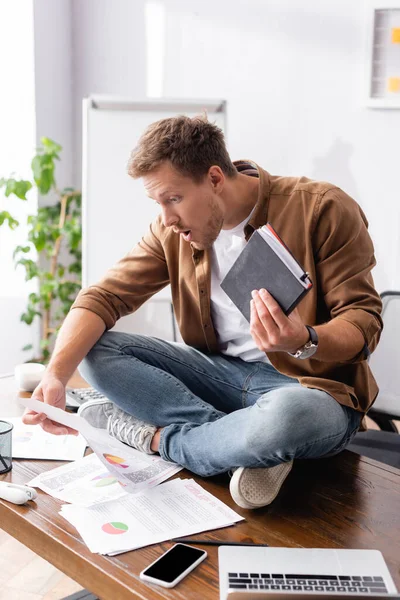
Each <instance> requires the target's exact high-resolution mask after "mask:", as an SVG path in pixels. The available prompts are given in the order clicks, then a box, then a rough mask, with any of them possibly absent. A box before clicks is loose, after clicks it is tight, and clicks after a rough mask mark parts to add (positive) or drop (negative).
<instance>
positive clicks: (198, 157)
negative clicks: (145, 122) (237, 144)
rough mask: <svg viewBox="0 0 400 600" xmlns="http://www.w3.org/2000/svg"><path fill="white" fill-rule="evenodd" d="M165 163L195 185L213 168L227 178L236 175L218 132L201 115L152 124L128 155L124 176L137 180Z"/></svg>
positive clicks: (182, 116)
mask: <svg viewBox="0 0 400 600" xmlns="http://www.w3.org/2000/svg"><path fill="white" fill-rule="evenodd" d="M165 161H169V162H170V163H171V164H172V166H173V167H174V168H175V169H176V170H177V171H179V172H180V173H181V174H182V175H185V176H189V177H191V178H192V179H194V180H196V181H201V180H202V179H203V177H204V176H205V175H206V174H207V173H208V170H209V168H210V167H212V166H213V165H217V166H219V167H220V168H221V169H222V171H223V172H224V174H225V175H227V176H228V177H235V176H236V174H237V171H236V169H235V167H234V165H233V163H232V161H231V159H230V157H229V154H228V151H227V149H226V146H225V139H224V134H223V132H222V130H221V129H220V128H219V127H217V125H215V124H214V123H210V121H208V119H207V116H205V115H204V116H202V115H200V116H196V117H186V116H184V115H179V116H177V117H170V118H168V119H162V120H161V121H157V122H156V123H152V124H151V125H150V126H149V127H148V128H147V129H146V131H145V132H144V133H143V135H142V136H141V138H140V139H139V142H138V145H137V146H136V148H135V149H134V150H133V151H132V153H131V156H130V159H129V162H128V173H129V175H131V177H133V178H134V179H137V178H138V177H142V176H143V175H146V174H147V173H149V172H150V171H153V170H154V169H156V168H157V167H159V166H160V165H161V163H163V162H165Z"/></svg>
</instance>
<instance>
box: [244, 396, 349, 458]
mask: <svg viewBox="0 0 400 600" xmlns="http://www.w3.org/2000/svg"><path fill="white" fill-rule="evenodd" d="M320 394H322V395H323V396H326V397H327V394H325V392H320V391H319V390H310V389H307V388H303V387H300V386H290V387H289V386H288V387H286V388H280V389H279V390H274V391H273V392H269V393H268V394H266V395H265V396H262V397H261V398H260V399H259V400H258V401H257V403H256V404H255V405H254V406H253V409H254V410H253V414H252V418H251V419H250V420H249V424H248V425H249V426H248V428H247V430H246V436H245V443H246V446H247V448H248V451H253V452H255V453H256V454H257V455H258V456H259V457H260V459H261V458H262V457H263V456H265V457H272V458H275V459H276V461H280V460H291V459H292V458H293V457H294V456H295V455H296V452H297V451H298V449H299V448H301V447H302V446H304V445H306V444H307V443H308V442H309V441H311V440H312V439H315V438H317V437H318V435H319V432H320V425H321V424H320V419H319V418H318V414H321V412H322V414H323V412H324V407H323V406H321V405H320V404H319V401H321V398H320V397H319V396H320ZM323 400H325V398H323ZM331 400H332V403H333V404H336V401H335V400H334V399H333V398H332V399H331ZM326 401H327V402H328V403H329V401H330V399H329V397H327V398H326ZM334 409H336V406H335V407H334ZM339 410H340V407H339ZM321 417H322V415H321Z"/></svg>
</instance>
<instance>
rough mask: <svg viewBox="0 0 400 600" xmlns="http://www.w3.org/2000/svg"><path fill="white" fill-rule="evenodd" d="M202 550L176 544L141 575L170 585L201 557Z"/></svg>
mask: <svg viewBox="0 0 400 600" xmlns="http://www.w3.org/2000/svg"><path fill="white" fill-rule="evenodd" d="M203 554H204V550H199V549H198V548H191V547H190V546H185V545H184V544H177V545H176V546H174V547H173V548H171V550H168V552H166V553H165V554H163V556H161V558H159V559H158V561H157V562H155V563H154V565H151V566H150V567H149V568H148V569H146V570H145V571H143V575H148V576H149V577H154V578H155V579H160V580H161V581H165V582H166V583H172V582H173V581H174V580H175V579H176V578H177V577H178V576H179V575H180V574H181V573H183V571H186V569H188V568H189V567H190V565H192V564H193V563H194V562H196V560H198V559H199V558H200V557H201V556H203Z"/></svg>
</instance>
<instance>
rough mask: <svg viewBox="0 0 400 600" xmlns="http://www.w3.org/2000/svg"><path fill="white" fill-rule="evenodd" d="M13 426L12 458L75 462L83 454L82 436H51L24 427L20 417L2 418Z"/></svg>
mask: <svg viewBox="0 0 400 600" xmlns="http://www.w3.org/2000/svg"><path fill="white" fill-rule="evenodd" d="M4 419H5V420H6V421H8V422H9V423H12V424H13V425H14V428H13V431H12V457H13V458H32V459H43V460H76V459H77V458H81V457H82V456H83V455H84V454H85V450H86V441H85V439H84V437H83V436H82V435H79V436H73V435H52V434H51V433H47V432H46V431H44V430H43V429H42V428H41V427H38V426H37V425H25V423H23V422H22V418H21V417H4Z"/></svg>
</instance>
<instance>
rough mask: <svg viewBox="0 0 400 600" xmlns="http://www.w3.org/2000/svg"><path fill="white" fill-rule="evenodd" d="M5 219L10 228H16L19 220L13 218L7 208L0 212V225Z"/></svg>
mask: <svg viewBox="0 0 400 600" xmlns="http://www.w3.org/2000/svg"><path fill="white" fill-rule="evenodd" d="M5 221H7V222H8V226H9V228H10V229H16V228H17V227H18V225H19V221H17V220H16V219H14V217H12V216H11V215H10V213H9V212H8V211H7V210H3V211H2V212H0V227H1V226H2V225H3V223H4V222H5Z"/></svg>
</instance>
